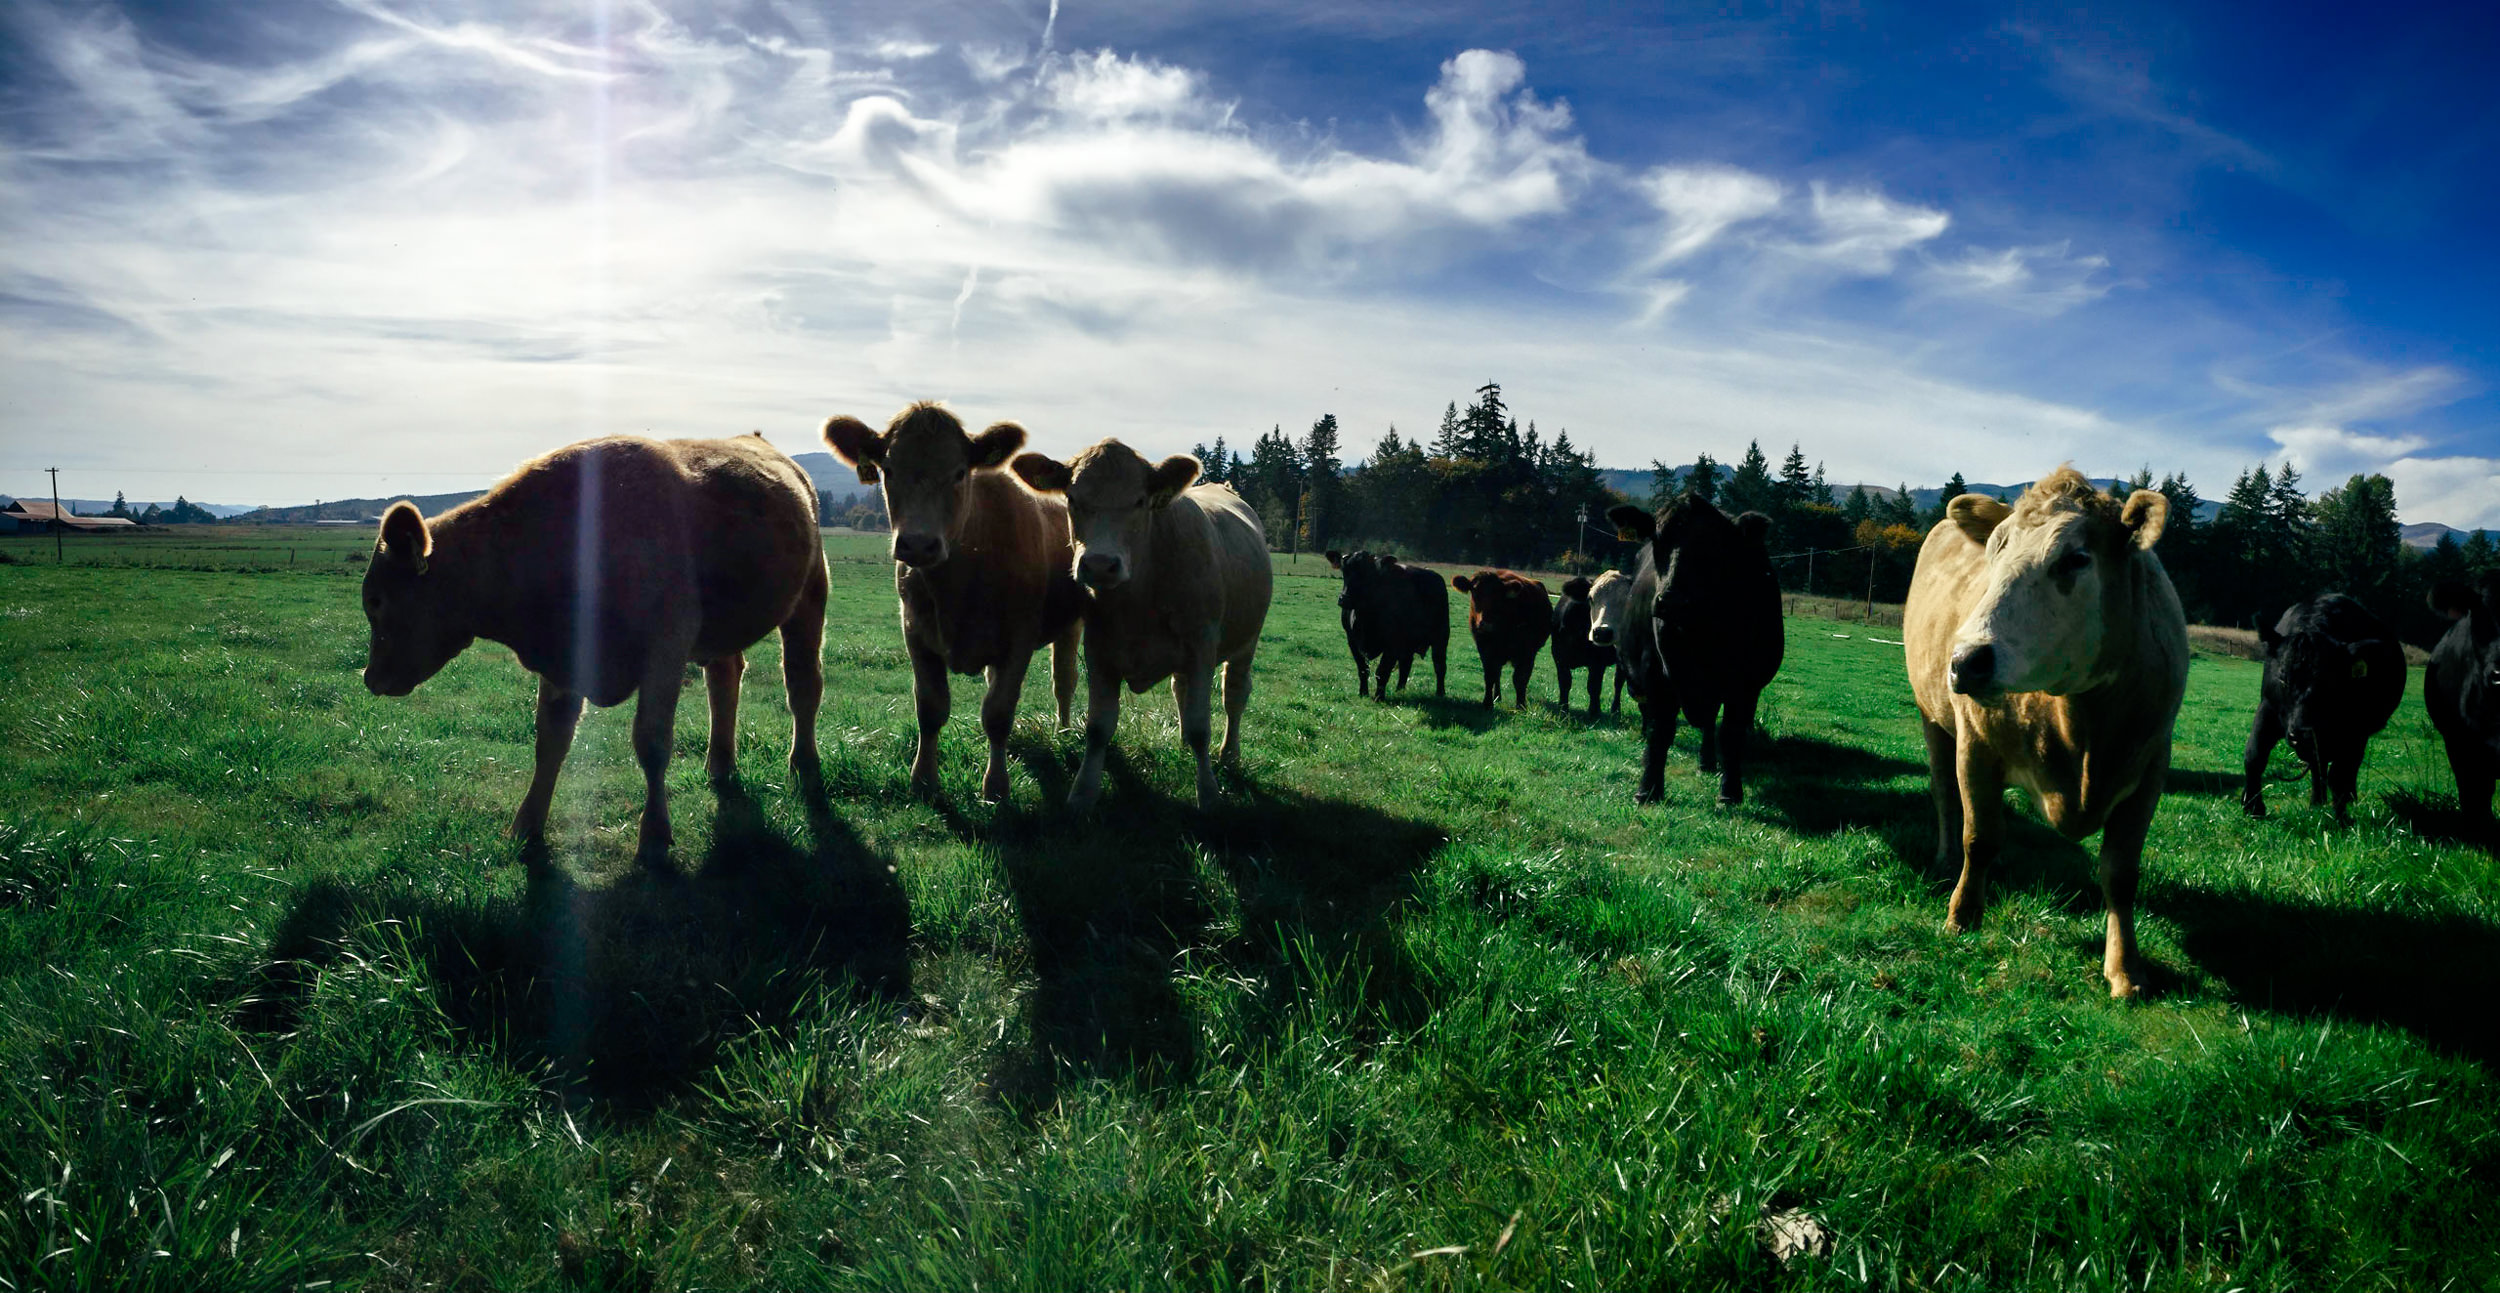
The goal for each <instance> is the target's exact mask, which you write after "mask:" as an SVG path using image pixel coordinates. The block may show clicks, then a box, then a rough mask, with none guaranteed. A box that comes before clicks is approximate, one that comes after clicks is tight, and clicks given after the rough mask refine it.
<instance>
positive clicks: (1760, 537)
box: [1606, 495, 1787, 804]
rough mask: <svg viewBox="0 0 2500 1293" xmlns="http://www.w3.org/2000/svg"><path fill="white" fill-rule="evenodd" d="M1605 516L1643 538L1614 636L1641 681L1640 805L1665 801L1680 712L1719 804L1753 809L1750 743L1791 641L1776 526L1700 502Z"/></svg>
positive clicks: (1635, 684) (1637, 690) (1624, 532)
mask: <svg viewBox="0 0 2500 1293" xmlns="http://www.w3.org/2000/svg"><path fill="white" fill-rule="evenodd" d="M1606 518H1607V519H1608V520H1610V521H1612V522H1614V524H1615V532H1616V534H1617V535H1618V536H1619V537H1621V538H1624V539H1628V540H1639V541H1641V555H1640V560H1639V562H1638V564H1637V565H1635V566H1634V567H1633V571H1632V591H1631V593H1630V594H1629V595H1628V599H1627V604H1626V608H1625V616H1624V618H1625V620H1626V621H1627V622H1626V624H1625V625H1624V627H1623V629H1622V630H1621V631H1619V632H1617V633H1616V635H1615V643H1616V649H1617V650H1618V651H1620V652H1621V653H1622V657H1623V658H1622V663H1621V664H1620V665H1619V666H1618V667H1619V668H1622V669H1624V670H1626V671H1627V672H1630V673H1632V675H1633V677H1632V694H1633V696H1634V697H1636V698H1637V699H1638V700H1639V701H1640V704H1641V730H1642V735H1643V736H1644V737H1645V738H1646V739H1647V743H1648V745H1647V749H1646V750H1644V751H1643V753H1642V756H1641V780H1640V785H1639V788H1638V789H1637V790H1635V791H1634V792H1633V795H1632V798H1633V799H1634V800H1635V801H1636V802H1639V803H1644V804H1648V803H1656V802H1657V801H1658V800H1659V799H1660V798H1661V797H1662V796H1664V795H1665V794H1666V766H1667V749H1668V747H1669V746H1671V745H1673V744H1674V743H1675V717H1676V713H1677V711H1678V710H1679V709H1680V710H1682V712H1683V714H1684V717H1685V718H1686V719H1688V720H1690V721H1691V722H1692V724H1693V726H1695V727H1698V728H1700V729H1701V769H1702V771H1704V772H1711V771H1716V772H1717V773H1718V774H1719V802H1720V803H1722V804H1738V803H1743V802H1744V800H1745V780H1744V771H1745V738H1746V737H1747V736H1748V735H1750V734H1751V733H1752V731H1753V719H1754V708H1755V705H1756V704H1757V702H1759V701H1760V700H1761V698H1762V689H1763V688H1764V687H1767V686H1769V685H1770V683H1771V678H1772V676H1773V675H1775V674H1777V673H1778V672H1779V667H1780V655H1781V653H1782V651H1783V650H1785V648H1786V645H1787V644H1786V641H1785V639H1784V637H1783V635H1782V632H1781V629H1780V586H1779V579H1778V578H1777V577H1776V576H1774V575H1773V574H1772V573H1771V554H1770V550H1769V548H1767V547H1766V546H1765V536H1767V535H1768V534H1769V533H1770V529H1771V519H1770V518H1769V517H1767V516H1764V515H1762V514H1761V513H1760V512H1747V513H1745V514H1744V515H1743V516H1740V517H1736V518H1734V519H1733V520H1731V519H1729V517H1728V515H1727V513H1725V512H1722V511H1720V510H1719V509H1718V508H1717V507H1716V506H1714V505H1713V504H1712V503H1711V502H1710V501H1709V500H1708V499H1701V498H1694V497H1691V496H1690V495H1686V496H1684V497H1680V498H1677V499H1676V500H1675V501H1674V502H1672V503H1669V504H1668V505H1667V507H1666V509H1665V510H1664V511H1661V512H1660V513H1658V514H1657V515H1656V516H1654V517H1653V516H1651V515H1650V514H1649V513H1647V512H1644V511H1642V510H1641V509H1639V508H1637V507H1630V506H1623V507H1616V508H1613V509H1611V510H1609V511H1608V512H1607V513H1606ZM1722 720H1724V721H1722ZM1722 731H1724V733H1725V737H1726V739H1725V740H1724V741H1723V740H1721V739H1720V737H1721V733H1722Z"/></svg>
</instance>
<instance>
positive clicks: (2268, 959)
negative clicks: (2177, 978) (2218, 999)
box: [2144, 886, 2500, 1073]
mask: <svg viewBox="0 0 2500 1293" xmlns="http://www.w3.org/2000/svg"><path fill="white" fill-rule="evenodd" d="M2145 897H2146V902H2145V904H2144V905H2145V906H2146V908H2147V909H2149V910H2151V911H2154V912H2157V913H2159V914H2160V915H2161V916H2163V917H2164V918H2166V919H2168V920H2171V921H2173V922H2175V923H2176V924H2177V925H2178V926H2179V945H2180V950H2181V951H2182V952H2183V953H2184V954H2185V955H2186V956H2187V957H2188V959H2190V960H2191V961H2194V962H2195V963H2196V964H2197V965H2198V966H2199V967H2201V968H2202V969H2204V971H2205V972H2206V973H2208V974H2211V975H2213V976H2214V977H2215V978H2216V979H2217V980H2219V981H2220V982H2221V983H2222V985H2223V986H2224V987H2225V988H2226V989H2227V990H2228V991H2229V992H2230V994H2231V995H2232V997H2234V998H2235V999H2237V1000H2238V1001H2239V1002H2241V1003H2242V1004H2244V1005H2248V1006H2252V1007H2259V1008H2263V1009H2267V1010H2272V1011H2276V1012H2279V1013H2284V1014H2290V1015H2296V1016H2307V1017H2324V1018H2332V1019H2344V1020H2351V1021H2354V1022H2357V1023H2369V1024H2385V1025H2390V1026H2393V1027H2397V1028H2402V1029H2404V1030H2405V1031H2407V1032H2410V1033H2412V1034H2413V1035H2414V1036H2416V1037H2419V1038H2420V1039H2422V1041H2424V1042H2425V1043H2427V1044H2429V1045H2430V1046H2431V1047H2432V1048H2433V1049H2435V1050H2439V1051H2442V1052H2444V1053H2446V1054H2449V1055H2452V1056H2456V1057H2459V1058H2463V1059H2467V1060H2471V1061H2473V1062H2474V1063H2477V1064H2480V1065H2481V1066H2482V1067H2483V1068H2484V1070H2485V1071H2486V1072H2491V1073H2500V928H2495V927H2494V926H2492V925H2491V924H2489V923H2488V922H2485V921H2480V920H2476V919H2473V918H2471V917H2468V916H2463V915H2436V916H2434V915H2413V914H2407V913H2400V912H2385V911H2356V910H2353V909H2350V908H2344V907H2331V906H2326V905H2323V904H2319V903H2313V902H2307V901H2302V900H2298V899H2284V898H2275V897H2268V896H2265V895H2262V894H2254V893H2249V892H2246V891H2239V890H2213V889H2199V888H2187V887H2178V886H2160V887H2158V888H2154V889H2152V890H2151V891H2149V892H2148V893H2147V894H2146V895H2145Z"/></svg>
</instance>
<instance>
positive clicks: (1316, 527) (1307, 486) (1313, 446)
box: [1302, 413, 1339, 552]
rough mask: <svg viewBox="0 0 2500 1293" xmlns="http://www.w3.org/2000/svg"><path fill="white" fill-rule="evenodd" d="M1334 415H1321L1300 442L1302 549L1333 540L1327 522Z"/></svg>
mask: <svg viewBox="0 0 2500 1293" xmlns="http://www.w3.org/2000/svg"><path fill="white" fill-rule="evenodd" d="M1338 466H1339V463H1338V461H1337V415H1336V414H1334V413H1322V414H1320V416H1319V421H1317V422H1314V423H1312V424H1311V433H1310V434H1309V435H1308V436H1305V437H1304V438H1303V440H1302V481H1303V487H1302V493H1303V497H1304V499H1305V504H1304V507H1303V509H1302V524H1303V531H1304V533H1303V536H1302V546H1303V547H1305V548H1309V549H1311V550H1312V551H1314V552H1317V551H1322V550H1324V549H1325V547H1326V544H1327V541H1328V540H1329V539H1331V538H1333V537H1335V536H1334V534H1333V532H1332V531H1331V530H1330V523H1331V518H1332V517H1333V516H1334V515H1335V513H1336V511H1337V493H1338V489H1337V468H1338Z"/></svg>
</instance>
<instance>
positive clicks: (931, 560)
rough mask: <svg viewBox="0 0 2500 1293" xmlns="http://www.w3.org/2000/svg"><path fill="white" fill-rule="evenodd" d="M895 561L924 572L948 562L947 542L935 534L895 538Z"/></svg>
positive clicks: (905, 535)
mask: <svg viewBox="0 0 2500 1293" xmlns="http://www.w3.org/2000/svg"><path fill="white" fill-rule="evenodd" d="M894 559H895V560H896V561H899V562H902V563H903V564H904V565H906V566H909V567H911V568H912V569H914V570H924V569H927V568H928V567H930V566H934V565H937V564H938V563H939V562H942V561H944V560H946V540H945V539H944V538H942V537H940V536H938V535H934V534H903V533H899V532H898V533H897V534H895V536H894Z"/></svg>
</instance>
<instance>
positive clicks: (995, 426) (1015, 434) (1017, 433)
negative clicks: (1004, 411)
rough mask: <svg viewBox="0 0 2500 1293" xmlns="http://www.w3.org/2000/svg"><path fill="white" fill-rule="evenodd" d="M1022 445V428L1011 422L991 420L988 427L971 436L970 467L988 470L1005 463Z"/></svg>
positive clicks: (975, 469) (977, 469) (976, 469)
mask: <svg viewBox="0 0 2500 1293" xmlns="http://www.w3.org/2000/svg"><path fill="white" fill-rule="evenodd" d="M1023 447H1024V428H1023V427H1020V426H1017V425H1016V424H1015V423H1013V422H993V423H991V424H990V429H989V430H987V431H984V432H982V433H981V434H979V435H977V436H974V437H972V469H973V470H974V471H988V470H990V469H991V468H993V467H1003V466H1006V465H1007V460H1008V459H1009V458H1011V457H1014V456H1015V452H1016V450H1018V449H1021V448H1023Z"/></svg>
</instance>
